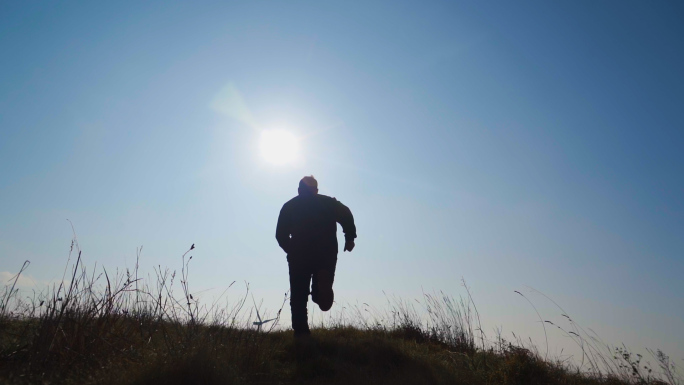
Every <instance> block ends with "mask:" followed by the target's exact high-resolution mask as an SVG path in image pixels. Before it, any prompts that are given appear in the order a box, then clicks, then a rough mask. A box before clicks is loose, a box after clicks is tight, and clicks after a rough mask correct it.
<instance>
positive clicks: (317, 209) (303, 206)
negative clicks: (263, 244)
mask: <svg viewBox="0 0 684 385" xmlns="http://www.w3.org/2000/svg"><path fill="white" fill-rule="evenodd" d="M337 223H339V224H340V225H342V231H344V238H345V239H346V240H347V241H349V240H353V239H354V238H356V226H355V225H354V216H353V215H352V213H351V210H349V208H348V207H347V206H345V205H343V204H342V203H341V202H339V201H338V200H337V199H335V198H331V197H329V196H326V195H320V194H311V195H298V196H296V197H294V198H292V199H290V200H289V201H288V202H287V203H285V204H284V205H283V208H282V209H281V210H280V215H279V216H278V225H277V227H276V240H278V244H279V245H280V247H281V248H282V249H283V250H284V251H285V252H286V253H287V254H288V255H298V254H307V255H308V254H332V253H334V254H337Z"/></svg>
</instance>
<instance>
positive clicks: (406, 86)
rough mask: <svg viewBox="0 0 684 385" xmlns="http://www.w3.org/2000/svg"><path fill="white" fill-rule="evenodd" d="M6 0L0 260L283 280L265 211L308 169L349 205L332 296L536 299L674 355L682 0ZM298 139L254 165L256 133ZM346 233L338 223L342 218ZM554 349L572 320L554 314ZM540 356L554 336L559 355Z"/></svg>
mask: <svg viewBox="0 0 684 385" xmlns="http://www.w3.org/2000/svg"><path fill="white" fill-rule="evenodd" d="M199 3H200V2H192V3H191V2H185V3H172V2H163V3H162V2H80V3H77V2H59V3H55V2H20V1H11V2H3V3H2V5H0V53H1V54H0V55H1V60H0V272H3V273H2V274H4V275H3V276H7V275H9V274H11V273H14V272H16V271H17V270H18V269H19V267H20V266H21V264H22V262H23V261H24V260H26V259H28V260H30V261H31V263H32V264H31V267H30V269H29V271H28V274H29V276H30V278H31V279H33V280H34V281H35V282H39V283H40V282H50V281H52V280H55V279H59V278H60V277H61V273H62V271H63V267H64V264H65V262H66V255H67V252H68V248H69V244H70V240H71V227H70V225H69V223H68V222H67V221H66V219H69V220H71V221H72V222H73V224H74V227H75V229H76V233H77V235H78V239H79V241H80V244H81V246H82V248H83V252H84V258H85V260H86V264H89V265H90V266H92V265H93V264H94V263H95V262H97V263H98V264H103V265H105V266H107V267H108V268H110V269H115V268H117V267H118V268H124V267H131V266H132V265H133V264H134V261H135V250H136V248H137V247H139V246H141V245H142V246H144V249H143V253H142V262H141V268H142V269H143V270H144V271H146V272H151V271H152V267H153V266H157V265H162V266H168V267H170V268H174V269H179V268H180V256H181V255H182V254H183V252H185V251H186V250H187V249H188V248H189V246H190V245H191V244H193V243H194V244H195V245H196V250H194V254H193V255H194V258H193V265H192V266H191V269H192V270H191V276H190V278H191V284H192V283H193V282H195V288H196V289H197V290H203V289H209V288H213V290H209V291H207V292H205V293H216V292H220V291H222V289H223V288H225V287H226V286H228V284H230V282H232V281H234V280H237V281H248V282H250V284H251V288H252V289H253V290H254V293H255V297H257V298H263V299H264V304H265V305H266V306H267V307H269V308H271V309H273V308H276V307H277V306H278V304H279V302H280V301H281V298H282V295H283V293H284V292H285V291H286V290H287V289H288V281H287V264H286V261H285V255H284V253H283V252H282V250H280V249H279V247H278V245H277V243H276V241H275V238H274V234H275V225H276V219H277V216H278V212H279V209H280V207H281V206H282V204H283V203H284V202H286V201H287V200H289V199H290V198H292V197H293V196H294V195H295V194H296V188H297V183H298V180H299V179H300V178H301V177H302V176H304V175H309V174H313V175H314V176H315V177H316V178H317V179H318V180H319V186H320V190H321V193H323V194H326V195H330V196H334V197H337V199H338V200H340V201H342V202H343V203H345V204H346V205H348V206H349V207H350V208H351V209H352V212H353V213H354V216H355V218H356V223H357V228H358V235H359V238H358V239H357V247H356V249H355V250H354V252H353V253H351V254H350V253H341V254H340V256H339V262H338V272H337V281H336V286H335V288H336V295H337V299H338V302H339V303H344V302H345V301H346V302H348V303H356V302H357V301H358V302H360V303H362V302H369V303H372V304H378V305H381V304H382V303H383V301H384V296H383V290H384V291H385V293H388V294H394V295H397V296H400V297H403V298H407V299H410V298H416V297H420V295H421V292H422V290H425V291H431V290H443V291H445V292H447V293H450V294H453V295H456V296H458V295H461V294H463V289H462V287H461V285H460V278H461V277H463V278H465V280H466V281H467V282H468V284H469V286H470V287H471V289H472V294H473V296H474V298H475V301H476V303H477V305H478V308H479V310H480V312H481V313H482V315H483V318H484V319H485V320H486V323H485V325H486V328H487V330H490V331H491V330H493V328H494V327H495V326H501V327H503V330H504V333H509V332H510V331H514V332H516V333H519V334H523V335H530V336H532V337H533V338H535V339H538V338H539V336H540V335H542V334H540V333H541V329H540V325H539V323H538V322H537V318H536V315H535V314H534V311H533V310H532V309H531V308H530V306H529V304H527V303H526V302H525V301H524V299H523V298H521V297H519V296H518V295H516V294H515V293H513V291H514V290H520V291H522V292H524V293H527V294H529V295H530V298H531V300H532V301H533V302H534V303H535V304H536V305H537V306H538V307H539V308H540V311H541V312H542V315H543V316H544V318H545V319H553V320H558V319H559V317H558V315H559V311H557V310H556V309H554V308H552V307H550V306H549V304H548V301H545V300H544V298H543V297H541V296H538V295H534V294H533V293H530V291H529V290H528V289H527V287H532V288H535V289H537V290H540V291H542V292H544V293H545V294H546V295H548V296H549V297H551V298H553V299H554V300H555V301H556V302H558V303H559V304H561V306H563V307H564V308H565V309H566V310H567V311H568V312H569V313H571V316H573V317H574V318H575V319H576V320H578V321H579V322H580V323H581V324H582V325H583V326H585V327H590V328H592V329H593V330H596V331H597V333H598V334H599V335H601V336H602V337H603V338H604V339H605V340H606V341H608V342H611V343H616V344H617V343H620V342H625V343H627V344H629V345H633V346H635V347H650V348H662V349H663V350H665V351H666V352H667V353H670V354H672V355H673V356H676V357H678V358H679V360H678V361H679V363H680V364H682V363H684V362H682V361H681V358H684V332H682V330H684V279H682V277H683V276H684V258H683V257H684V255H683V250H684V199H682V197H683V196H684V177H683V175H684V108H683V106H684V75H683V73H682V68H684V23H682V20H684V5H682V3H680V2H676V1H658V2H643V1H636V2H628V1H568V2H555V1H554V2H548V1H539V2H533V1H530V2H510V1H504V2H499V3H497V2H462V3H460V2H413V3H407V2H397V1H387V2H365V1H364V2H336V3H333V2H330V3H327V4H320V2H295V1H292V2H245V3H244V4H237V3H229V2H215V3H214V2H201V4H199ZM272 129H281V130H286V131H288V132H290V133H292V134H294V135H295V136H296V137H297V138H299V140H300V147H301V149H300V153H299V155H298V161H297V162H295V163H291V164H286V165H274V164H271V163H269V162H267V161H266V160H265V159H264V157H263V156H262V154H260V150H259V140H260V137H261V135H262V132H263V131H264V130H272ZM340 236H341V235H340ZM551 337H552V340H553V342H552V343H553V346H557V347H562V346H564V344H566V343H567V339H565V338H564V337H562V336H561V335H560V334H558V333H556V334H553V335H552V336H551ZM558 349H560V348H558Z"/></svg>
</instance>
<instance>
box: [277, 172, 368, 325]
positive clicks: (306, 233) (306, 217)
mask: <svg viewBox="0 0 684 385" xmlns="http://www.w3.org/2000/svg"><path fill="white" fill-rule="evenodd" d="M298 191H299V195H298V196H296V197H294V198H292V199H290V200H289V201H288V202H287V203H285V204H284V205H283V208H282V209H281V210H280V216H279V217H278V226H277V227H276V239H277V240H278V244H279V245H280V247H281V248H282V249H283V250H285V252H286V253H287V263H288V266H289V268H290V309H291V311H292V329H294V334H295V337H298V336H307V335H309V334H310V333H311V332H310V331H309V323H308V321H307V309H306V305H307V302H308V300H309V293H311V299H312V300H313V302H315V303H317V304H318V306H319V307H320V308H321V310H322V311H328V310H330V308H331V307H332V304H333V300H334V293H333V289H332V285H333V280H334V279H335V265H336V264H337V223H339V224H340V225H342V230H343V231H344V238H345V244H344V251H352V250H353V249H354V238H356V226H354V217H353V216H352V213H351V211H350V210H349V208H348V207H347V206H345V205H343V204H342V203H340V202H338V201H337V200H336V199H335V198H331V197H329V196H325V195H320V194H318V182H317V181H316V179H314V177H313V176H305V177H304V178H302V180H301V181H299V190H298ZM312 280H313V282H312ZM309 286H311V292H309Z"/></svg>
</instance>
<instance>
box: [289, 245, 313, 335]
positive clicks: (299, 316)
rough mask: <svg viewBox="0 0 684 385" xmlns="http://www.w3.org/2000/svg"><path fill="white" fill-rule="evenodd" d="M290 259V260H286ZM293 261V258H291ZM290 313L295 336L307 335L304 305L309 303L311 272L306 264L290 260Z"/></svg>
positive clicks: (307, 328)
mask: <svg viewBox="0 0 684 385" xmlns="http://www.w3.org/2000/svg"><path fill="white" fill-rule="evenodd" d="M288 259H291V258H288ZM292 259H293V258H292ZM288 265H289V268H290V311H291V312H292V329H294V334H295V336H299V335H308V334H310V331H309V322H308V319H307V318H308V315H307V311H306V304H307V302H308V301H309V284H310V283H311V270H310V269H309V268H308V266H307V264H305V263H301V261H300V262H298V261H294V263H293V262H292V261H291V260H290V261H288Z"/></svg>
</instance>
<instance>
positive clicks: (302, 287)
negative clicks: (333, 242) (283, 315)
mask: <svg viewBox="0 0 684 385" xmlns="http://www.w3.org/2000/svg"><path fill="white" fill-rule="evenodd" d="M287 264H288V267H289V270H290V311H291V313H292V329H293V330H294V334H295V335H303V334H310V333H311V332H310V330H309V322H308V313H307V304H308V302H309V294H311V299H312V300H313V302H316V303H318V301H317V300H318V298H317V297H318V289H319V285H321V284H323V285H330V287H329V288H328V287H326V288H324V289H330V291H332V284H333V281H334V278H335V267H336V265H337V254H333V255H326V254H323V255H307V254H295V255H290V254H288V256H287ZM322 278H324V279H322ZM330 303H331V304H332V302H330Z"/></svg>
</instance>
